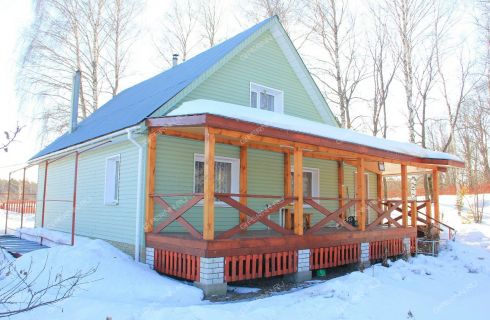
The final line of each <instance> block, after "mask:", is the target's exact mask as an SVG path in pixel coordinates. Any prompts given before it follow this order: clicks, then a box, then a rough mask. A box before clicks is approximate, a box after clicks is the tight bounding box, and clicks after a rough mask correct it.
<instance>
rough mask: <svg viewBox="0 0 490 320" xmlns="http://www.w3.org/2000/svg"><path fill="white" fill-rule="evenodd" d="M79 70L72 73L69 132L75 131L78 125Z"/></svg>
mask: <svg viewBox="0 0 490 320" xmlns="http://www.w3.org/2000/svg"><path fill="white" fill-rule="evenodd" d="M80 78H81V73H80V70H77V71H76V72H75V74H74V75H73V86H72V91H71V122H70V133H71V132H73V131H75V129H76V128H77V125H78V100H79V98H80Z"/></svg>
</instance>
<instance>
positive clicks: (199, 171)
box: [194, 161, 204, 193]
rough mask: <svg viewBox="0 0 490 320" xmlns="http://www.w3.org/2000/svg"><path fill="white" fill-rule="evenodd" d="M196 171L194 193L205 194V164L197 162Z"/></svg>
mask: <svg viewBox="0 0 490 320" xmlns="http://www.w3.org/2000/svg"><path fill="white" fill-rule="evenodd" d="M194 166H195V169H194V192H195V193H203V192H204V162H201V161H196V163H195V165H194Z"/></svg>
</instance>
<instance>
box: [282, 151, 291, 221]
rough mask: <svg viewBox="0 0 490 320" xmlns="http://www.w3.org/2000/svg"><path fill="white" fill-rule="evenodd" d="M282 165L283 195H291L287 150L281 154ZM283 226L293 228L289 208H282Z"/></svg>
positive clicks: (289, 165) (289, 159)
mask: <svg viewBox="0 0 490 320" xmlns="http://www.w3.org/2000/svg"><path fill="white" fill-rule="evenodd" d="M283 157H284V166H283V180H284V186H283V188H284V197H291V196H292V190H291V155H290V154H289V152H285V153H284V154H283ZM283 210H284V227H285V228H286V229H288V230H292V229H293V223H292V221H291V214H290V212H289V211H290V210H289V208H284V209H283Z"/></svg>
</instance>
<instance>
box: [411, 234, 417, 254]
mask: <svg viewBox="0 0 490 320" xmlns="http://www.w3.org/2000/svg"><path fill="white" fill-rule="evenodd" d="M416 252H417V238H416V237H412V238H410V253H416Z"/></svg>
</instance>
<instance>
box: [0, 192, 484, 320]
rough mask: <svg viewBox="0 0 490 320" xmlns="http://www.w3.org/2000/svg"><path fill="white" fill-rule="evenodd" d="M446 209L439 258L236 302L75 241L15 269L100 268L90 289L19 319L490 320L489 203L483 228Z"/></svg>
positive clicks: (99, 244) (447, 205)
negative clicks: (206, 295) (446, 236)
mask: <svg viewBox="0 0 490 320" xmlns="http://www.w3.org/2000/svg"><path fill="white" fill-rule="evenodd" d="M488 199H489V200H490V196H488ZM441 202H442V207H441V208H442V212H443V214H444V218H445V220H446V221H447V222H449V223H450V224H451V225H453V226H455V227H456V228H457V230H458V236H457V240H456V242H454V243H450V246H449V249H448V250H447V251H444V252H442V253H441V254H440V255H439V257H437V258H434V257H427V256H421V255H419V256H418V257H416V258H413V259H411V260H410V261H409V262H406V261H403V260H398V261H396V262H393V263H392V264H391V266H390V267H389V268H385V267H382V266H380V265H374V266H372V267H370V268H368V269H366V270H365V271H364V272H363V273H361V272H353V273H350V274H348V275H345V276H342V277H339V278H336V279H333V280H328V281H325V282H315V284H314V285H312V286H311V287H308V288H306V289H301V290H296V291H293V292H288V293H284V294H280V295H275V296H271V297H268V298H263V299H257V300H251V301H241V302H234V303H210V302H208V301H202V300H201V297H202V295H201V292H200V290H198V289H196V288H194V287H192V286H190V285H186V284H184V283H183V282H178V281H174V280H172V279H169V278H167V277H164V276H160V275H158V274H156V273H155V272H154V271H152V270H150V269H149V268H147V267H146V266H145V265H143V264H136V263H134V262H133V261H132V260H131V259H130V258H129V257H128V256H126V255H125V254H123V253H121V252H120V251H118V250H116V249H115V248H113V247H112V246H110V245H109V244H107V243H105V242H103V241H100V240H88V239H83V238H81V239H80V241H78V239H77V245H76V246H75V247H70V246H55V247H52V248H50V249H46V250H39V251H36V252H33V253H31V254H27V255H24V256H23V257H21V258H19V259H17V260H16V261H15V264H16V266H17V267H18V268H27V267H28V266H29V264H30V263H31V261H32V262H33V265H34V267H35V268H38V269H39V268H41V267H42V265H44V262H45V261H46V259H47V261H48V263H47V266H49V269H50V270H52V271H53V272H57V271H60V270H61V269H62V272H63V274H64V275H68V274H70V273H73V272H75V271H77V270H88V269H90V268H92V267H94V266H98V267H97V271H96V273H95V274H93V275H91V276H90V277H89V279H88V280H89V283H87V284H85V285H83V286H82V288H81V290H78V291H77V292H75V295H74V296H73V297H72V298H70V299H68V300H65V301H63V302H61V303H58V304H56V305H51V306H46V307H42V308H39V309H35V310H33V311H31V312H29V313H24V314H21V315H18V316H16V317H15V319H105V317H107V316H111V317H112V319H179V320H185V319H216V320H219V319H235V320H238V319H247V320H249V319H310V320H312V319H407V318H412V319H445V320H451V319H457V320H461V319H472V320H473V319H488V318H489V312H488V302H489V299H490V223H489V222H490V221H489V220H490V216H489V209H490V204H489V206H488V207H487V212H486V217H485V219H484V223H483V224H480V225H475V224H462V223H461V219H460V218H459V217H458V216H457V215H456V213H455V210H454V208H453V207H454V203H455V198H454V197H449V196H448V197H442V198H441ZM6 279H7V280H8V277H7V278H5V279H3V280H0V287H1V286H2V284H3V283H4V281H6ZM42 280H43V279H42V278H41V279H40V281H39V283H40V284H41V283H42Z"/></svg>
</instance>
